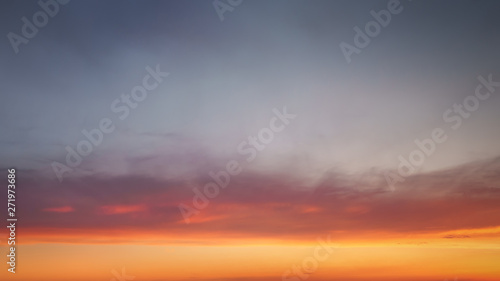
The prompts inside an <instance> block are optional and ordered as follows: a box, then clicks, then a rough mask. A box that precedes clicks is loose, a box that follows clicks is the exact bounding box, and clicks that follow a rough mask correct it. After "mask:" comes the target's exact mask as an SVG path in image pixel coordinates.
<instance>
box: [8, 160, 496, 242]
mask: <svg viewBox="0 0 500 281" xmlns="http://www.w3.org/2000/svg"><path fill="white" fill-rule="evenodd" d="M483 164H484V163H482V164H481V165H483ZM496 164H497V162H492V163H490V164H486V165H485V166H482V169H486V170H487V169H498V168H497V166H495V165H496ZM475 165H479V164H478V163H476V164H475ZM467 167H469V168H470V166H467ZM212 168H213V169H212V170H215V169H216V167H212ZM497 171H500V169H498V170H497ZM31 173H33V172H31ZM450 174H452V175H458V174H460V175H462V177H461V178H460V181H459V182H457V181H456V179H455V178H454V177H451V176H450ZM467 175H469V174H467V173H466V172H465V171H464V167H463V166H460V167H456V168H454V169H450V170H446V171H442V172H434V173H430V174H420V175H416V176H413V177H409V178H408V179H407V180H406V181H405V183H404V185H402V186H401V187H399V188H398V189H397V190H396V191H395V192H389V191H388V190H387V189H386V187H385V182H384V181H383V174H381V176H380V177H382V180H378V179H377V177H376V176H375V175H372V176H368V177H358V176H350V175H343V174H340V173H339V172H329V173H325V174H324V177H323V179H322V180H321V181H318V182H317V183H316V184H314V185H312V186H311V185H304V184H303V183H302V182H300V181H297V180H296V177H294V176H293V175H287V174H274V173H271V172H269V173H266V172H260V173H256V172H252V171H250V170H248V171H244V172H243V173H242V174H240V175H238V176H235V177H233V178H231V182H230V184H229V186H228V187H226V188H225V189H221V191H220V194H219V196H217V197H216V198H213V199H210V203H209V205H208V207H206V208H205V209H203V210H201V211H200V213H199V214H198V215H195V216H194V217H193V219H192V223H191V224H189V225H186V224H185V223H184V220H183V218H182V216H181V214H180V212H179V208H178V205H179V203H184V204H189V205H192V202H191V201H192V198H193V195H194V193H193V191H192V188H193V187H202V186H203V185H204V184H206V183H208V182H209V181H210V178H209V177H208V176H207V175H198V176H195V177H192V178H179V179H176V180H166V179H164V178H155V177H152V176H141V175H128V176H100V177H96V176H93V177H81V178H71V179H68V181H64V182H63V183H62V185H59V184H57V185H54V181H53V180H51V179H48V178H43V177H40V176H36V175H33V174H32V175H30V176H26V177H20V178H19V183H18V184H19V185H20V186H23V189H19V192H18V193H19V194H18V198H19V199H18V200H19V204H20V205H21V206H23V208H20V216H22V217H24V218H25V219H24V221H23V225H24V229H26V231H27V232H28V233H32V234H34V233H37V234H41V233H44V232H45V233H46V234H47V236H46V237H49V236H50V235H49V234H50V233H56V232H57V233H60V235H64V236H65V238H64V239H69V240H72V239H74V240H75V241H77V240H78V239H77V238H76V237H79V236H81V235H83V233H85V235H90V236H92V235H95V236H96V237H97V236H98V237H100V238H99V239H108V238H106V237H109V234H107V233H110V232H117V233H120V235H123V236H122V239H130V240H134V239H138V238H137V237H142V238H141V239H154V240H155V241H174V240H175V241H177V240H185V241H193V240H195V241H210V239H212V238H214V239H216V240H223V238H221V237H224V239H227V240H231V239H242V238H244V237H245V238H251V239H264V240H265V239H280V240H283V241H286V240H290V241H292V240H304V241H306V240H314V239H315V237H317V235H320V234H324V233H332V237H334V238H335V239H337V240H342V239H361V240H362V239H367V238H368V237H370V239H377V237H379V238H381V237H401V236H404V235H408V234H410V233H413V234H415V235H425V234H429V235H432V234H433V233H445V232H451V231H454V230H459V229H482V228H487V227H491V226H494V225H497V224H498V221H497V220H496V218H498V217H499V216H500V204H499V202H500V194H499V193H498V192H497V191H498V190H497V189H495V188H492V187H486V186H485V183H482V182H479V181H476V180H475V176H474V174H470V175H469V176H467ZM499 181H500V173H497V176H495V177H493V178H489V179H488V183H489V182H499ZM56 186H57V188H55V187H56ZM478 189H480V190H482V192H481V193H477V192H470V191H474V190H478ZM55 206H62V207H55ZM41 211H42V212H41ZM442 235H444V236H442V237H443V238H449V239H451V238H466V237H465V236H469V235H463V236H460V235H455V234H453V233H450V234H449V235H448V234H442ZM484 235H488V233H485V234H484ZM492 235H493V234H492ZM28 236H30V235H29V234H28ZM31 237H32V238H34V237H35V235H32V236H31ZM40 237H43V235H41V236H40ZM148 237H150V238H148ZM217 237H218V238H217ZM81 238H82V237H80V239H81ZM89 239H90V238H89ZM96 239H97V238H96ZM141 241H142V240H141Z"/></svg>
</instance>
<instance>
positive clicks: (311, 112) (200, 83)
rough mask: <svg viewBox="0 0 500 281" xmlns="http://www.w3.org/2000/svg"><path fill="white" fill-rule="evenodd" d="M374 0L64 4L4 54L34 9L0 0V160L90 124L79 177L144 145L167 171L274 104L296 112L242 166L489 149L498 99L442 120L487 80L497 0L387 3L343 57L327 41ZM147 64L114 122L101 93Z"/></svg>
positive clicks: (223, 147)
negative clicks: (377, 26) (152, 83)
mask: <svg viewBox="0 0 500 281" xmlns="http://www.w3.org/2000/svg"><path fill="white" fill-rule="evenodd" d="M388 2H389V1H249V0H248V1H244V2H243V3H242V4H241V5H239V6H237V7H234V10H233V11H232V12H226V13H225V14H224V20H223V21H221V20H220V18H219V16H218V15H217V12H216V10H215V9H214V6H213V4H212V1H75V0H73V1H71V2H70V3H68V4H66V5H61V6H60V10H59V12H58V13H57V14H56V15H55V16H54V17H53V18H50V19H49V22H48V23H47V25H46V26H44V27H42V28H40V29H39V31H38V33H37V34H36V35H35V36H34V37H33V38H31V39H29V42H28V43H27V44H21V45H20V46H19V52H18V53H17V54H16V53H15V52H14V50H13V47H12V46H11V43H10V42H9V39H8V37H7V35H8V34H9V32H13V33H16V34H18V35H20V34H21V27H22V25H23V22H22V21H21V18H22V17H27V18H29V19H32V16H33V14H34V13H35V12H37V11H39V10H40V7H39V6H38V4H37V2H36V1H2V2H1V4H0V13H1V17H0V21H1V22H0V23H1V24H0V33H1V34H4V37H3V38H4V39H3V40H1V43H0V44H1V45H0V48H1V50H2V52H1V54H0V62H1V64H0V85H2V92H1V95H2V103H1V105H0V106H1V108H0V130H1V131H2V134H1V135H0V158H1V159H2V163H0V165H2V166H12V165H15V166H16V167H18V168H25V169H36V170H40V171H43V172H47V173H48V174H50V173H51V170H52V169H51V166H50V164H51V163H53V162H54V161H57V162H61V163H63V162H64V159H65V156H66V150H65V147H66V146H72V147H75V146H76V144H77V143H78V142H79V141H80V140H82V139H84V137H83V135H82V133H81V131H82V130H83V129H86V130H91V129H93V128H97V127H98V124H99V121H100V120H101V119H102V118H110V119H112V120H113V122H114V125H115V126H116V130H115V131H114V132H113V133H111V134H109V135H106V136H105V139H104V141H103V143H102V144H101V145H99V146H98V147H96V149H95V150H94V151H93V152H92V154H91V155H89V156H88V157H86V158H85V159H84V160H83V163H82V165H81V167H78V169H81V170H82V172H88V173H113V174H114V173H119V174H121V173H128V172H129V171H131V170H137V169H139V168H137V167H138V166H137V165H139V164H138V163H139V162H140V161H135V160H134V159H148V157H152V156H153V155H154V156H155V157H159V155H160V156H163V157H166V158H169V159H171V158H172V155H173V154H179V156H178V157H179V159H181V160H179V161H178V162H177V163H176V165H177V166H179V165H180V166H182V165H181V164H179V163H180V162H183V161H186V160H184V159H185V158H186V157H188V156H186V155H193V154H196V155H199V154H201V155H203V156H202V157H207V158H210V159H212V158H214V159H226V158H231V157H233V154H235V153H236V147H237V145H238V144H239V143H240V142H241V141H242V140H244V139H246V138H247V136H248V135H250V134H255V133H256V132H258V131H259V129H261V128H262V127H264V126H266V124H267V123H266V122H268V120H269V118H270V117H271V116H272V114H273V113H272V109H273V108H275V107H277V108H282V107H283V106H287V108H288V109H289V111H290V112H293V113H296V114H297V115H298V116H299V117H298V118H297V120H296V121H294V123H293V124H292V125H291V126H290V127H289V128H287V130H286V131H284V132H283V133H281V134H280V135H279V136H277V138H276V140H275V141H274V142H273V143H272V144H271V145H270V146H269V147H268V148H267V149H266V153H265V154H263V155H262V156H261V158H260V159H259V162H255V163H253V165H255V168H256V169H266V170H269V169H271V170H272V169H281V167H283V166H284V163H289V161H290V160H291V161H293V162H294V163H296V165H298V166H299V167H302V168H303V169H302V171H303V173H304V175H305V176H307V177H309V176H310V177H313V178H314V177H315V176H316V175H317V174H321V173H322V172H323V171H324V170H326V169H330V168H332V167H339V168H341V169H345V170H349V171H359V170H365V169H368V168H371V167H381V168H394V167H396V166H397V164H398V162H397V157H398V155H407V154H408V153H410V152H411V151H412V150H413V149H414V146H415V145H414V143H413V141H414V140H415V139H416V138H426V137H429V136H430V134H431V132H432V130H433V129H434V128H436V127H440V128H443V129H445V131H446V133H447V134H448V136H449V140H448V141H447V142H446V143H445V144H444V145H443V146H442V147H440V148H439V150H438V151H437V153H436V154H435V155H433V157H432V159H430V160H429V161H427V162H426V164H425V166H424V167H423V169H424V170H433V169H440V168H444V167H450V166H454V165H457V164H461V163H466V162H470V161H473V160H479V159H485V158H489V157H493V156H497V155H499V154H500V145H499V144H498V138H499V136H500V133H499V130H498V120H499V117H500V113H499V112H500V111H499V110H498V108H499V106H500V97H498V94H499V93H496V94H494V95H493V96H492V97H491V98H490V99H488V101H487V102H481V104H480V105H479V109H478V110H477V111H474V112H473V113H472V116H471V117H470V118H468V119H467V120H465V119H464V122H463V124H462V126H461V127H460V129H457V130H451V129H450V126H449V124H448V123H446V122H445V121H444V120H443V113H445V112H446V111H447V110H448V109H449V108H452V106H453V104H455V103H457V104H458V103H462V101H463V100H464V98H465V97H467V96H468V95H471V94H473V93H474V90H475V88H476V86H477V84H478V80H477V77H478V76H480V75H482V76H483V77H487V76H488V75H489V74H492V75H493V80H500V73H499V64H498V62H499V61H500V60H499V59H500V55H499V52H498V50H499V49H500V48H499V47H500V36H498V35H499V27H500V17H498V11H499V8H500V4H499V3H498V1H432V2H431V1H401V6H402V7H403V11H402V12H401V13H399V14H397V15H392V19H391V22H390V23H389V24H388V26H387V27H383V28H382V30H381V32H380V34H379V35H378V36H376V37H374V38H372V40H371V42H370V44H369V45H368V46H367V47H366V48H363V49H362V51H361V53H360V54H355V55H353V56H352V61H351V62H350V63H348V62H347V61H346V59H345V57H344V55H343V53H342V51H341V49H340V48H339V44H340V43H341V42H347V43H349V44H354V43H353V38H354V35H355V33H354V30H353V28H354V27H355V26H359V27H364V25H365V24H366V23H367V22H369V21H371V20H373V18H372V16H371V15H370V11H371V10H375V11H380V10H381V9H386V8H387V3H388ZM156 65H160V68H161V69H162V70H163V71H165V72H169V73H170V75H169V77H168V78H166V79H165V81H163V82H162V83H161V84H160V85H159V87H158V88H156V89H155V90H154V91H153V92H152V93H151V94H149V95H148V97H147V99H145V100H144V101H143V102H141V103H140V104H139V105H138V107H137V108H135V109H134V110H133V111H131V113H130V115H129V116H128V117H127V118H126V119H124V120H119V119H117V118H116V114H115V113H114V112H113V111H112V110H111V109H110V105H111V104H112V102H113V101H114V100H115V99H117V98H119V97H120V95H121V94H123V93H130V91H131V89H132V88H133V87H135V86H137V85H139V84H140V83H141V80H142V78H143V77H144V75H145V74H146V73H147V72H146V70H145V68H146V67H147V66H151V67H153V68H154V67H155V66H156ZM188 162H189V161H188ZM122 163H128V164H127V165H124V164H122ZM141 163H143V162H141ZM189 163H190V162H189ZM305 163H307V164H305ZM140 165H145V166H140V169H146V170H154V169H153V168H152V167H153V166H155V167H156V166H162V165H166V164H165V163H164V162H161V161H160V162H153V163H149V164H140ZM148 165H150V166H151V167H149V166H148ZM186 165H187V166H189V169H192V167H191V166H192V164H189V165H188V164H186ZM285 166H286V165H285ZM259 167H260V168H259ZM140 169H139V170H140ZM186 169H188V168H186ZM181 170H182V169H181Z"/></svg>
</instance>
